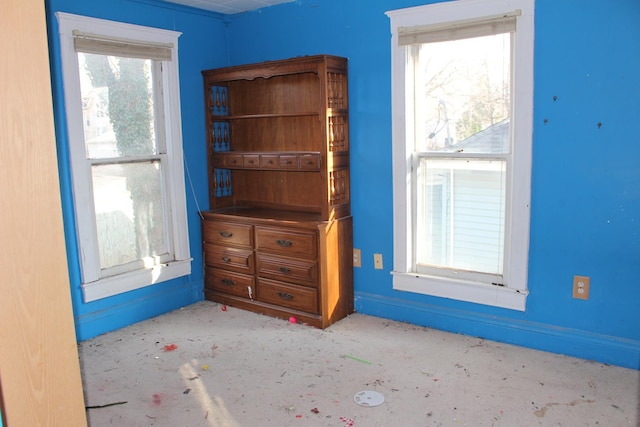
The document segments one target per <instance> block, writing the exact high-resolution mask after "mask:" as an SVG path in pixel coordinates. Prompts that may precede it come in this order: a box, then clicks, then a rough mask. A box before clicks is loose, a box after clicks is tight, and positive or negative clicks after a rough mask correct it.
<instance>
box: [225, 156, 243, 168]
mask: <svg viewBox="0 0 640 427" xmlns="http://www.w3.org/2000/svg"><path fill="white" fill-rule="evenodd" d="M223 159H224V160H223V166H224V167H227V168H239V167H242V166H243V164H244V159H243V158H242V154H225V155H224V156H223Z"/></svg>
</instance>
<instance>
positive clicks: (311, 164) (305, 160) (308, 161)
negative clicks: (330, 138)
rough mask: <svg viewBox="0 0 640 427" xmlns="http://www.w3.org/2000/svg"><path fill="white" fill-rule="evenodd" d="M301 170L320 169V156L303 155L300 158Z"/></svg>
mask: <svg viewBox="0 0 640 427" xmlns="http://www.w3.org/2000/svg"><path fill="white" fill-rule="evenodd" d="M300 169H308V170H316V169H320V156H319V155H317V154H303V155H301V156H300Z"/></svg>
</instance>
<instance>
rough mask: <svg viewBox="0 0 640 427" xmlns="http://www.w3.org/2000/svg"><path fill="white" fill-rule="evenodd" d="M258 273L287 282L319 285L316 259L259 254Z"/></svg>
mask: <svg viewBox="0 0 640 427" xmlns="http://www.w3.org/2000/svg"><path fill="white" fill-rule="evenodd" d="M257 271H258V275H259V276H262V277H269V278H271V279H276V280H282V281H285V282H292V283H298V284H301V285H305V286H314V287H317V286H318V284H317V278H318V268H317V266H316V262H315V261H311V260H304V259H295V258H284V257H278V256H274V255H264V254H259V255H258V263H257Z"/></svg>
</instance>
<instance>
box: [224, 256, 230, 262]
mask: <svg viewBox="0 0 640 427" xmlns="http://www.w3.org/2000/svg"><path fill="white" fill-rule="evenodd" d="M222 261H223V262H231V258H229V257H228V256H223V257H222Z"/></svg>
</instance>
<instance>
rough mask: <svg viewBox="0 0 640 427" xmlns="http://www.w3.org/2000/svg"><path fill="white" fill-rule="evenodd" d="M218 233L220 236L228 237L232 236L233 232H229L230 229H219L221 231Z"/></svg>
mask: <svg viewBox="0 0 640 427" xmlns="http://www.w3.org/2000/svg"><path fill="white" fill-rule="evenodd" d="M220 235H221V236H222V237H226V238H229V237H231V236H233V233H232V232H230V231H221V232H220Z"/></svg>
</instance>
